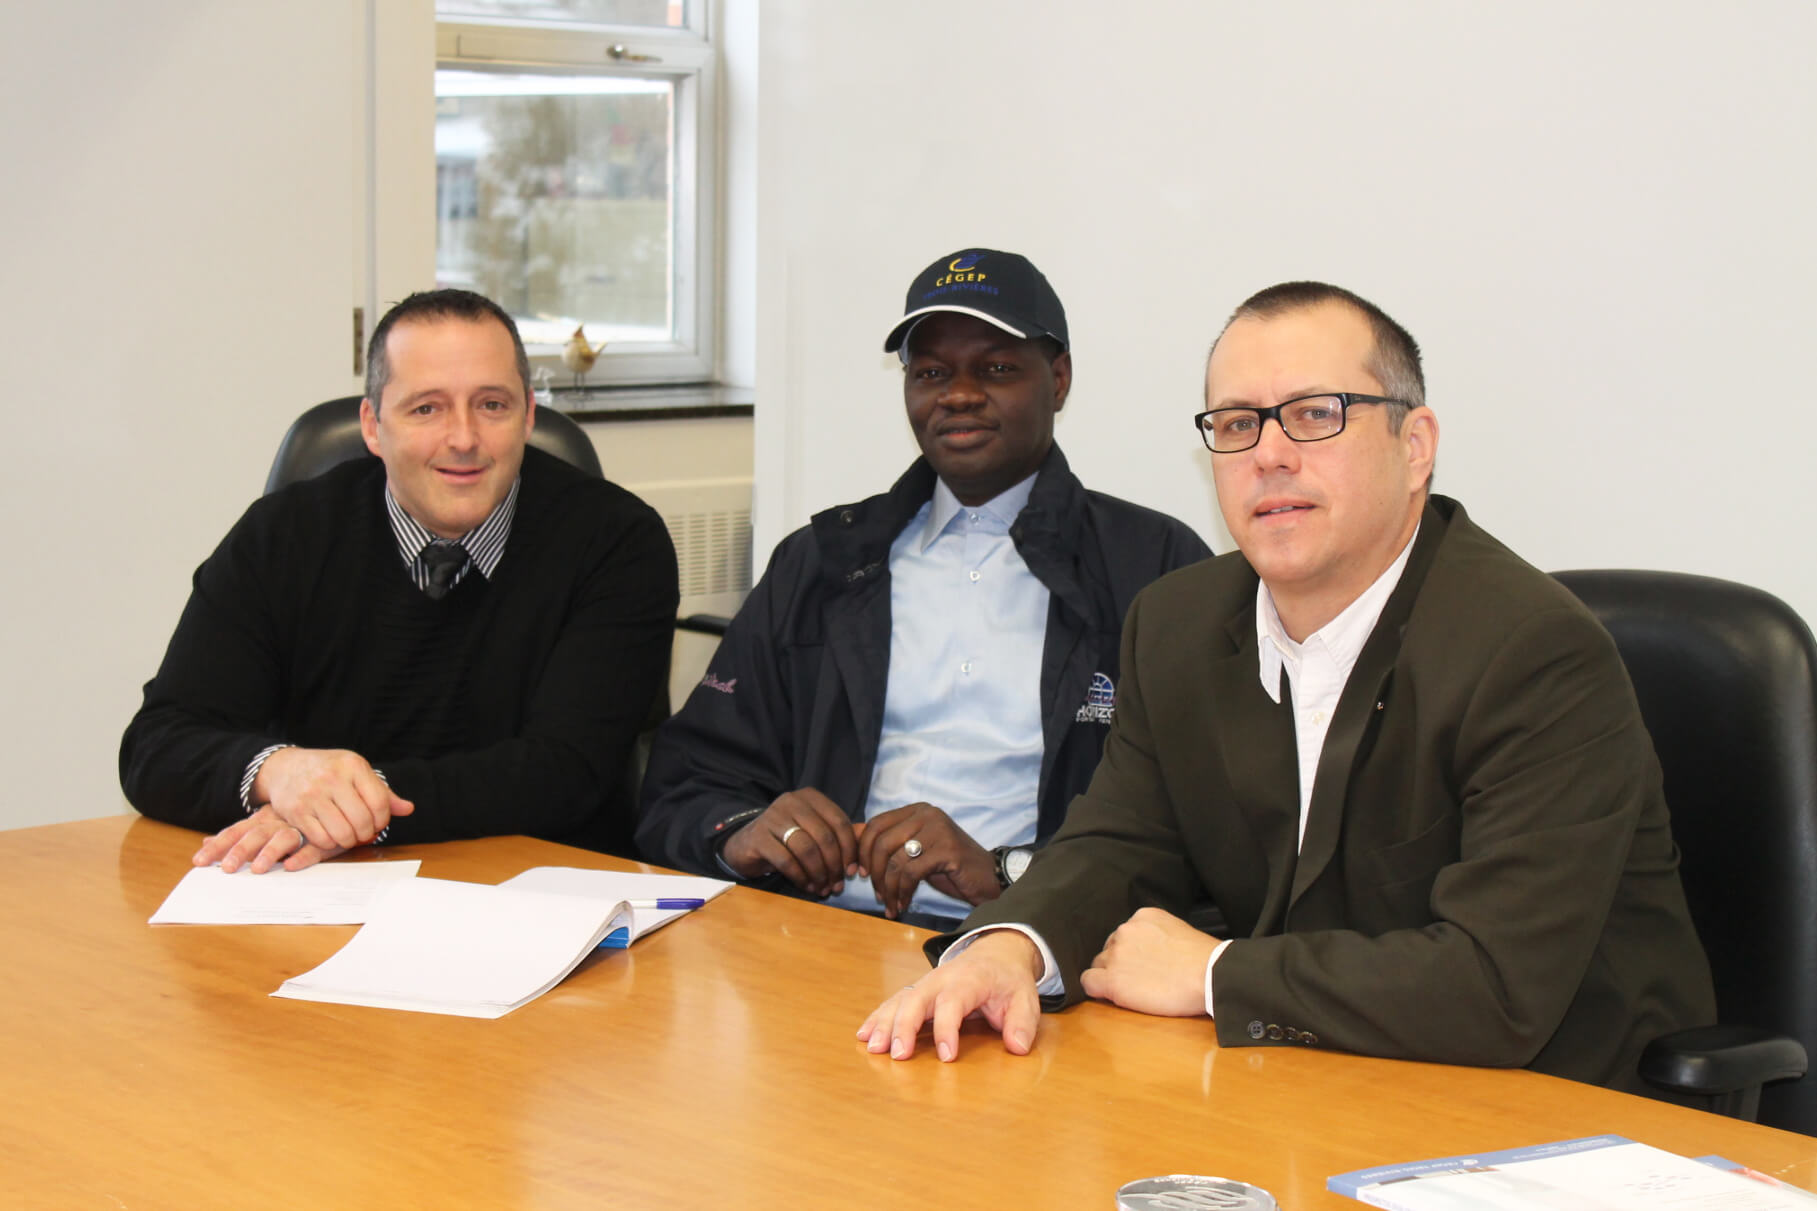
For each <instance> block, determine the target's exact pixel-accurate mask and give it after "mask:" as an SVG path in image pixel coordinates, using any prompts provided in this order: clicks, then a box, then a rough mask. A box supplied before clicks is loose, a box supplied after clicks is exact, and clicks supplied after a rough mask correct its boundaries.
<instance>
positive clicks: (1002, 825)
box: [830, 475, 1048, 917]
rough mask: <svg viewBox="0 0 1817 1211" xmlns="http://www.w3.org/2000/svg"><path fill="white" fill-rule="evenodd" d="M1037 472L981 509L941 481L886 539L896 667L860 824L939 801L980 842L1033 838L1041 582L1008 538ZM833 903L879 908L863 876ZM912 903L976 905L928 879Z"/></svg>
mask: <svg viewBox="0 0 1817 1211" xmlns="http://www.w3.org/2000/svg"><path fill="white" fill-rule="evenodd" d="M1034 483H1035V480H1034V476H1032V475H1031V476H1030V477H1029V478H1027V479H1025V480H1023V481H1022V482H1021V483H1019V484H1017V485H1016V486H1015V487H1013V488H1010V489H1008V490H1007V491H1005V492H1003V493H1002V494H1001V495H999V496H997V497H996V498H995V499H993V500H991V501H989V502H988V503H986V504H983V505H978V506H976V507H968V506H966V505H962V504H960V503H959V500H958V498H957V497H955V496H954V495H953V493H952V491H951V490H950V489H949V488H948V487H947V486H946V484H945V483H936V484H935V485H934V494H933V497H932V498H931V499H930V500H929V501H928V503H927V504H925V505H923V506H922V507H921V510H920V511H919V512H918V513H916V514H915V516H914V517H913V518H912V519H911V520H910V521H909V523H908V525H907V526H905V527H903V530H902V533H901V534H900V535H898V536H897V538H896V541H895V542H894V543H893V544H891V546H890V669H889V683H888V685H887V687H886V689H885V693H884V701H883V735H882V738H881V740H880V742H879V744H878V748H877V763H876V765H875V766H874V767H873V768H872V770H871V789H870V795H869V798H868V799H867V800H866V802H865V809H864V810H865V819H867V820H870V819H873V818H875V817H876V816H878V815H879V814H881V813H883V812H886V811H891V810H893V809H895V808H898V807H904V806H907V805H908V804H910V803H920V802H924V801H925V802H927V803H931V804H933V805H934V806H935V807H938V808H941V809H942V810H944V811H945V812H946V813H947V814H948V815H949V816H951V817H952V818H953V821H954V823H956V824H958V826H959V827H960V828H962V829H964V830H965V832H966V833H968V834H969V835H970V836H971V838H972V839H973V840H974V841H976V842H977V843H978V844H979V845H982V846H983V847H984V848H986V849H994V848H996V847H997V846H999V845H1032V844H1034V840H1035V823H1036V813H1037V807H1036V802H1035V800H1036V792H1037V790H1038V789H1039V786H1040V782H1041V754H1042V736H1041V722H1042V721H1041V652H1042V648H1043V646H1044V645H1045V643H1046V640H1047V599H1048V592H1047V586H1046V585H1044V584H1042V583H1041V582H1040V581H1039V580H1038V579H1036V578H1035V574H1034V573H1033V572H1030V571H1029V570H1028V565H1027V564H1026V563H1024V562H1022V556H1021V554H1020V553H1019V552H1018V551H1017V550H1016V544H1015V543H1014V542H1013V541H1012V540H1011V538H1010V536H1009V530H1010V526H1012V525H1013V524H1014V523H1015V520H1016V515H1017V514H1018V513H1020V512H1021V511H1022V507H1023V506H1024V505H1026V504H1027V503H1028V494H1029V490H1030V489H1031V488H1033V487H1034ZM830 902H831V903H834V904H838V905H841V906H842V907H845V908H855V909H860V910H862V911H865V912H876V911H877V910H878V903H877V893H876V892H875V891H873V890H872V888H871V884H870V880H868V879H848V880H846V885H845V891H844V892H843V893H841V894H840V895H837V896H834V897H833V898H832V900H831V901H830ZM910 908H911V910H912V911H915V912H922V913H933V914H936V915H938V916H943V917H963V916H965V915H966V914H967V913H969V912H970V911H971V908H972V906H971V905H970V904H967V903H966V902H965V901H964V900H960V899H957V898H955V897H952V896H949V895H946V894H945V893H943V892H939V891H936V890H935V889H934V888H932V887H930V886H928V885H927V884H926V883H923V884H921V885H920V886H919V887H918V888H916V889H915V898H914V901H913V903H912V904H911V905H910Z"/></svg>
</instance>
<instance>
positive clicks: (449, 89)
mask: <svg viewBox="0 0 1817 1211" xmlns="http://www.w3.org/2000/svg"><path fill="white" fill-rule="evenodd" d="M435 91H436V119H435V183H436V190H435V192H436V216H437V223H436V281H437V283H438V284H440V285H443V286H464V287H467V288H469V289H473V290H477V291H479V292H480V293H481V294H484V295H486V296H488V297H490V298H492V299H495V300H497V301H498V303H499V304H500V305H501V306H503V307H504V308H505V309H506V310H507V311H509V312H510V313H511V315H512V316H513V318H515V319H516V320H517V322H518V326H519V328H520V329H521V330H522V332H523V337H524V342H525V343H526V344H532V345H539V344H540V345H556V346H559V345H561V344H563V343H564V342H566V341H567V340H568V338H569V336H570V335H571V334H572V333H573V332H574V329H575V328H576V327H578V326H580V325H582V324H585V325H586V330H587V336H588V337H589V338H591V339H592V340H593V341H595V342H598V341H602V340H604V341H610V342H614V343H617V342H625V341H668V340H670V339H672V336H673V321H672V319H671V316H672V314H673V308H672V305H671V288H672V283H673V281H674V270H673V249H672V248H671V246H670V231H671V228H672V222H671V218H670V198H671V186H672V183H673V181H674V153H673V148H672V144H671V128H672V122H673V115H674V108H675V85H674V84H673V83H672V82H670V81H668V80H659V79H647V78H636V77H629V76H616V77H615V76H577V75H557V74H542V73H511V74H507V73H502V72H475V71H438V72H436V73H435Z"/></svg>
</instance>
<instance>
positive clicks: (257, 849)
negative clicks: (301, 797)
mask: <svg viewBox="0 0 1817 1211" xmlns="http://www.w3.org/2000/svg"><path fill="white" fill-rule="evenodd" d="M345 852H346V849H345V847H342V846H338V845H336V846H330V847H328V848H326V849H324V848H323V847H321V846H319V845H312V844H310V843H308V842H307V841H305V840H304V838H303V833H302V830H301V829H298V828H297V827H296V826H295V825H293V824H288V823H286V822H285V820H284V818H283V817H282V816H280V815H278V814H277V812H275V811H273V810H272V809H271V805H270V804H266V805H265V806H264V807H261V808H260V809H259V810H258V811H256V812H254V813H253V814H252V815H250V816H248V817H246V818H245V819H244V820H236V821H235V822H234V823H232V824H230V825H228V826H227V827H226V828H224V829H222V830H221V831H220V832H218V833H216V834H215V835H214V836H212V837H210V838H209V839H208V840H206V841H204V842H202V848H201V849H199V850H197V851H196V856H195V857H194V858H192V859H190V860H191V861H192V862H194V863H195V864H196V865H197V866H213V865H214V864H215V863H216V862H219V863H220V864H221V869H222V870H224V871H226V872H227V873H228V874H232V873H233V872H234V871H236V870H239V869H240V867H242V866H246V865H248V864H250V865H251V867H252V873H253V874H255V875H262V874H264V873H265V872H266V871H268V870H270V869H271V868H272V867H274V866H277V865H278V864H280V863H282V864H283V867H284V869H285V870H302V869H303V868H304V867H305V866H314V865H315V864H316V863H317V862H325V861H327V860H328V859H329V858H334V857H339V856H340V855H341V854H343V853H345Z"/></svg>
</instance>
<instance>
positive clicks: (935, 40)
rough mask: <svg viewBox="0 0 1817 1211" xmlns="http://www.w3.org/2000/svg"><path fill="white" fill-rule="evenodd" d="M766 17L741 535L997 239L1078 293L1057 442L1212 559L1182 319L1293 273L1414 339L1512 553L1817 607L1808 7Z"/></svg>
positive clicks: (842, 477)
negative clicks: (963, 257) (910, 330)
mask: <svg viewBox="0 0 1817 1211" xmlns="http://www.w3.org/2000/svg"><path fill="white" fill-rule="evenodd" d="M1123 14H1127V17H1126V19H1127V20H1129V21H1140V22H1141V23H1140V24H1139V25H1129V26H1119V25H1118V24H1117V22H1116V21H1113V20H1112V16H1113V15H1118V16H1121V15H1123ZM762 30H763V39H762V47H761V63H762V72H761V83H760V97H761V105H760V119H759V120H760V141H759V148H760V163H759V181H760V195H759V197H760V209H759V249H758V292H759V293H758V331H759V341H758V347H759V365H758V399H759V409H758V418H757V431H756V439H755V450H756V455H755V457H756V481H757V500H756V511H757V513H756V526H757V542H758V551H759V558H760V559H761V558H762V556H763V553H764V552H767V551H768V549H769V547H770V546H771V545H772V544H774V542H775V541H776V540H777V539H778V538H780V537H781V536H782V535H783V534H784V533H786V532H787V531H788V530H790V529H792V528H793V527H795V526H797V525H799V524H801V523H802V522H803V521H804V520H805V519H806V517H807V516H808V515H809V513H810V512H811V511H813V510H814V509H817V508H820V507H824V506H826V505H828V504H831V503H835V502H837V501H840V500H844V499H848V498H851V497H856V496H860V495H864V494H867V493H870V492H874V491H877V490H879V489H880V488H881V487H882V486H884V485H886V484H887V483H888V482H889V481H890V480H891V479H892V478H893V477H894V475H895V474H897V473H898V472H899V470H900V469H901V468H902V467H903V466H904V465H906V463H907V462H908V460H909V459H910V458H911V457H912V456H913V454H914V446H913V443H912V441H911V439H910V438H909V436H908V433H907V429H906V426H905V424H904V423H903V421H902V418H901V406H900V402H899V401H900V398H901V397H900V386H899V377H900V375H899V371H897V370H896V369H894V368H893V367H892V366H891V363H890V362H889V361H888V360H887V359H885V358H884V357H882V355H881V354H880V353H879V352H878V349H879V346H880V344H881V341H882V337H883V334H884V332H885V331H886V330H887V329H888V328H889V326H890V324H891V322H892V321H893V319H894V318H895V317H896V316H897V315H899V314H900V309H901V305H902V296H903V292H904V290H905V288H906V287H907V285H908V282H909V280H910V278H911V277H912V276H913V275H914V274H915V273H916V272H917V271H918V270H919V269H920V268H921V267H922V266H923V265H925V264H926V263H927V262H928V261H930V260H932V259H933V258H934V257H935V256H936V255H938V254H941V253H944V252H948V251H951V250H953V249H956V248H959V247H963V246H965V245H968V244H983V245H987V246H994V247H999V248H1009V249H1012V250H1016V251H1020V252H1024V253H1026V254H1028V255H1029V256H1030V257H1032V258H1033V259H1034V261H1035V262H1036V263H1037V264H1039V265H1040V266H1041V267H1042V268H1043V269H1044V270H1045V271H1046V273H1047V274H1048V276H1049V278H1050V279H1051V280H1052V281H1053V282H1054V284H1055V286H1056V287H1057V289H1058V290H1059V291H1060V294H1061V297H1062V298H1063V299H1064V300H1065V302H1066V304H1067V309H1068V316H1069V319H1070V321H1071V326H1072V333H1073V338H1074V348H1075V371H1076V378H1075V387H1074V392H1073V396H1072V400H1071V402H1070V403H1069V405H1068V407H1067V410H1066V412H1065V414H1063V416H1062V419H1061V423H1060V428H1059V440H1060V442H1061V444H1062V445H1063V447H1064V448H1065V449H1066V452H1067V455H1068V457H1069V458H1070V459H1071V460H1072V462H1073V465H1074V467H1075V468H1076V469H1077V470H1079V471H1080V473H1081V475H1082V477H1083V478H1084V479H1085V480H1086V482H1087V483H1089V484H1091V485H1092V486H1095V487H1099V488H1102V489H1104V490H1107V491H1110V492H1114V493H1116V494H1118V495H1122V496H1126V497H1130V498H1133V499H1136V500H1140V501H1143V502H1145V503H1149V504H1153V505H1155V506H1157V507H1160V508H1164V509H1167V510H1168V511H1170V512H1173V513H1175V514H1177V515H1178V516H1180V517H1182V518H1184V519H1186V520H1188V521H1189V522H1191V523H1192V524H1194V525H1195V526H1197V527H1198V528H1199V529H1200V531H1201V532H1202V533H1203V534H1204V535H1205V536H1206V537H1207V539H1208V540H1210V541H1211V542H1212V543H1213V545H1214V546H1215V547H1217V548H1218V549H1220V550H1224V549H1228V547H1229V543H1228V539H1227V538H1226V537H1225V536H1224V535H1223V534H1222V532H1221V529H1220V527H1219V525H1218V523H1216V522H1215V521H1214V518H1213V514H1214V511H1215V505H1214V503H1213V501H1212V498H1211V494H1210V486H1209V483H1210V481H1209V472H1208V469H1207V460H1208V458H1209V456H1208V455H1206V454H1205V453H1204V451H1203V449H1202V448H1201V447H1200V446H1199V445H1198V444H1197V441H1196V439H1195V438H1194V437H1193V435H1192V433H1191V432H1190V431H1189V428H1188V418H1189V416H1190V414H1191V413H1192V412H1194V411H1195V410H1197V409H1198V407H1200V406H1201V405H1200V404H1199V392H1200V372H1201V368H1202V364H1203V357H1204V352H1205V347H1206V345H1207V343H1208V342H1209V340H1210V339H1211V337H1212V335H1213V334H1214V333H1215V331H1216V329H1217V327H1218V326H1219V325H1220V324H1221V323H1222V321H1223V318H1224V316H1225V315H1226V314H1227V313H1228V312H1229V310H1230V309H1231V307H1233V306H1234V305H1235V304H1236V303H1237V302H1239V301H1240V300H1241V299H1242V298H1243V297H1244V296H1246V295H1247V294H1249V293H1250V292H1252V291H1254V290H1256V289H1258V288H1260V287H1262V286H1265V285H1268V284H1270V283H1272V282H1276V281H1282V280H1286V279H1291V278H1300V277H1315V278H1322V279H1325V280H1329V281H1334V282H1337V283H1338V284H1340V285H1344V286H1348V287H1350V288H1351V289H1354V290H1356V291H1358V292H1359V293H1361V294H1363V295H1365V296H1366V297H1369V298H1371V299H1373V300H1375V301H1376V302H1378V303H1379V304H1381V305H1382V306H1383V307H1385V308H1386V309H1387V310H1388V311H1389V313H1390V314H1392V315H1394V316H1395V317H1396V318H1398V319H1400V320H1401V321H1402V322H1403V323H1404V324H1406V325H1407V327H1408V328H1410V329H1411V330H1412V332H1413V333H1414V335H1415V337H1416V338H1418V339H1419V340H1420V341H1421V343H1422V344H1423V345H1424V347H1425V350H1426V354H1427V372H1428V381H1429V387H1430V395H1431V400H1432V402H1433V404H1434V405H1435V407H1436V408H1437V410H1438V414H1439V417H1440V421H1441V423H1442V426H1443V442H1442V445H1441V454H1440V463H1441V466H1440V474H1439V484H1440V490H1441V491H1446V492H1449V493H1451V494H1454V495H1457V496H1458V497H1460V498H1461V499H1463V500H1464V501H1465V502H1466V504H1467V505H1468V506H1469V507H1470V509H1471V512H1472V514H1473V515H1474V516H1475V517H1476V518H1477V519H1478V520H1479V521H1481V522H1483V523H1484V524H1486V525H1487V526H1488V527H1489V528H1490V529H1491V530H1493V531H1494V532H1495V533H1497V534H1498V535H1499V536H1500V537H1502V538H1503V539H1504V540H1506V541H1507V542H1509V543H1510V544H1511V545H1513V546H1514V547H1515V548H1516V549H1517V550H1519V551H1521V552H1522V553H1523V554H1525V555H1526V556H1527V557H1528V558H1529V559H1531V560H1532V561H1533V562H1535V563H1537V564H1539V565H1540V566H1541V567H1545V568H1551V569H1558V568H1566V567H1594V566H1619V567H1655V568H1670V569H1679V570H1687V571H1695V572H1702V573H1706V574H1710V575H1716V576H1723V577H1728V578H1732V579H1736V580H1742V581H1747V582H1751V583H1754V584H1758V585H1760V586H1762V587H1764V588H1766V589H1769V590H1771V591H1772V592H1775V593H1777V594H1779V595H1780V596H1782V597H1784V598H1786V599H1787V600H1788V601H1790V602H1791V603H1792V604H1793V605H1794V606H1795V607H1797V608H1798V609H1799V610H1800V611H1801V612H1802V613H1803V615H1804V616H1805V618H1806V619H1807V620H1814V619H1817V559H1814V558H1813V542H1812V538H1811V526H1810V523H1809V521H1808V520H1807V519H1808V518H1809V517H1810V516H1811V514H1812V510H1813V506H1812V503H1811V502H1812V499H1813V493H1812V487H1811V480H1812V478H1813V474H1812V472H1813V468H1814V467H1817V401H1814V399H1813V392H1814V391H1817V386H1814V385H1813V383H1812V379H1811V375H1810V374H1809V372H1808V371H1809V358H1808V356H1807V351H1808V350H1810V349H1811V348H1812V347H1813V345H1814V342H1817V293H1814V292H1813V291H1812V290H1811V288H1810V286H1809V283H1810V281H1811V280H1812V279H1813V277H1814V276H1817V240H1814V239H1813V235H1812V221H1811V215H1812V201H1811V199H1812V198H1813V197H1814V196H1817V73H1813V72H1811V71H1810V70H1809V56H1810V47H1812V46H1813V45H1817V7H1812V6H1809V5H1800V4H1788V3H1749V4H1741V5H1734V6H1725V7H1714V6H1709V5H1704V4H1693V3H1687V2H1684V0H1670V2H1664V3H1660V2H1652V3H1640V2H1625V3H1599V4H1583V3H1577V2H1561V0H1538V2H1535V3H1528V4H1524V5H1499V6H1489V5H1460V4H1454V3H1449V2H1448V0H1399V2H1387V3H1379V4H1369V5H1362V4H1340V3H1335V2H1322V0H1321V2H1312V0H1288V2H1284V3H1276V4H1268V5H1256V4H1236V3H1201V2H1198V0H1158V2H1156V3H1152V4H1147V5H1141V6H1134V5H1132V6H1126V7H1124V8H1122V9H1116V8H1111V7H1107V6H1104V5H1101V4H1095V3H1085V2H1084V0H992V2H991V3H979V2H977V0H922V2H921V3H918V4H915V5H912V6H907V7H904V6H900V5H871V4H841V5H827V4H816V3H811V2H810V0H763V7H762Z"/></svg>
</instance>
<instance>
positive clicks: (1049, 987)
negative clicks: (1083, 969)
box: [934, 925, 1066, 997]
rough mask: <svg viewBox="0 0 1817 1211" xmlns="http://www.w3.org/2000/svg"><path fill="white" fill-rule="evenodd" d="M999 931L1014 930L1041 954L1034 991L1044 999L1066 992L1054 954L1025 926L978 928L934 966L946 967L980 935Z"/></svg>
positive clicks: (955, 943) (987, 926) (963, 938)
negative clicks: (1039, 976) (1038, 973)
mask: <svg viewBox="0 0 1817 1211" xmlns="http://www.w3.org/2000/svg"><path fill="white" fill-rule="evenodd" d="M999 929H1010V930H1014V931H1015V932H1016V933H1019V934H1021V935H1022V936H1023V937H1025V938H1027V939H1028V940H1029V941H1031V942H1033V943H1034V944H1035V949H1036V950H1038V951H1040V952H1041V979H1040V980H1039V981H1037V982H1036V984H1035V991H1036V992H1037V993H1038V994H1040V995H1041V996H1044V997H1057V996H1062V995H1064V994H1065V992H1066V981H1065V980H1063V979H1061V978H1060V965H1059V964H1058V963H1056V962H1054V952H1053V951H1051V950H1049V949H1048V948H1047V943H1046V942H1043V941H1042V940H1041V935H1040V934H1038V933H1036V932H1035V931H1034V930H1032V929H1030V928H1029V927H1028V926H1026V925H983V926H980V927H979V928H977V929H974V930H972V931H971V932H970V933H968V934H965V935H964V936H962V937H961V938H960V939H959V940H958V941H957V942H954V943H953V944H952V945H951V946H949V947H947V948H946V953H945V954H943V955H941V956H940V962H938V963H936V964H934V966H936V967H944V966H946V961H947V960H948V959H950V958H952V957H953V956H954V955H956V954H958V953H959V952H960V951H962V950H964V949H965V948H966V947H967V946H970V945H971V944H972V943H973V942H974V941H975V940H976V939H977V938H978V936H979V935H980V934H987V933H992V932H994V931H996V930H999Z"/></svg>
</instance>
